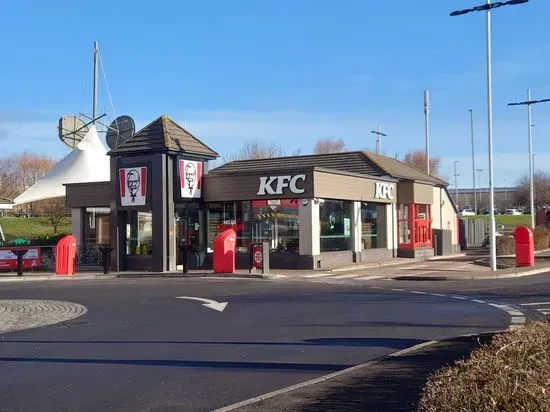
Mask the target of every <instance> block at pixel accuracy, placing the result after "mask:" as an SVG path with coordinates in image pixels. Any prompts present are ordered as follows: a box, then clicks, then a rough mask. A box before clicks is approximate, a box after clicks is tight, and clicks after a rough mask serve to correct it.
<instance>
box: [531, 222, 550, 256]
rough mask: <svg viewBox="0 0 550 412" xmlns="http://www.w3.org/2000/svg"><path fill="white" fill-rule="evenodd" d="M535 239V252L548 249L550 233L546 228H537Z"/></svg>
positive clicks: (534, 234)
mask: <svg viewBox="0 0 550 412" xmlns="http://www.w3.org/2000/svg"><path fill="white" fill-rule="evenodd" d="M533 238H534V242H535V250H544V249H548V247H549V245H550V231H549V230H548V229H547V228H546V226H542V225H541V226H537V227H535V232H534V233H533Z"/></svg>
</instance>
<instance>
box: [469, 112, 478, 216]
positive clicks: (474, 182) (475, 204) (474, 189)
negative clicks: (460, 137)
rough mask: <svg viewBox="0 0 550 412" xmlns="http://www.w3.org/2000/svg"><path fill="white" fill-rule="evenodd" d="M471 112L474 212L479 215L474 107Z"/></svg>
mask: <svg viewBox="0 0 550 412" xmlns="http://www.w3.org/2000/svg"><path fill="white" fill-rule="evenodd" d="M469 112H470V135H471V138H472V183H473V184H474V187H473V191H474V212H475V214H476V215H477V196H476V161H475V151H474V111H473V110H472V109H470V110H469Z"/></svg>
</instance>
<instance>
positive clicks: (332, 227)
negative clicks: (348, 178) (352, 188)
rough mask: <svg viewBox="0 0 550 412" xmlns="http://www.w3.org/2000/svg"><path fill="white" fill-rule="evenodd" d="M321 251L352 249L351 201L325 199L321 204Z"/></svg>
mask: <svg viewBox="0 0 550 412" xmlns="http://www.w3.org/2000/svg"><path fill="white" fill-rule="evenodd" d="M319 219H320V225H321V252H332V251H338V250H350V249H351V202H350V201H347V200H325V201H324V202H322V203H321V204H320V205H319Z"/></svg>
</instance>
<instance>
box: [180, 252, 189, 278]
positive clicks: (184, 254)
mask: <svg viewBox="0 0 550 412" xmlns="http://www.w3.org/2000/svg"><path fill="white" fill-rule="evenodd" d="M179 249H180V252H181V265H182V267H183V273H187V270H188V269H187V252H188V250H187V246H186V245H180V246H179Z"/></svg>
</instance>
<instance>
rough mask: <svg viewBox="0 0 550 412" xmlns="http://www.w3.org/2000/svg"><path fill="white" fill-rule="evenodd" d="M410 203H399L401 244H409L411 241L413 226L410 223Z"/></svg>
mask: <svg viewBox="0 0 550 412" xmlns="http://www.w3.org/2000/svg"><path fill="white" fill-rule="evenodd" d="M410 207H411V206H410V205H399V207H398V216H399V222H398V225H399V244H400V245H408V244H410V243H411V226H410V223H409V208H410Z"/></svg>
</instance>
